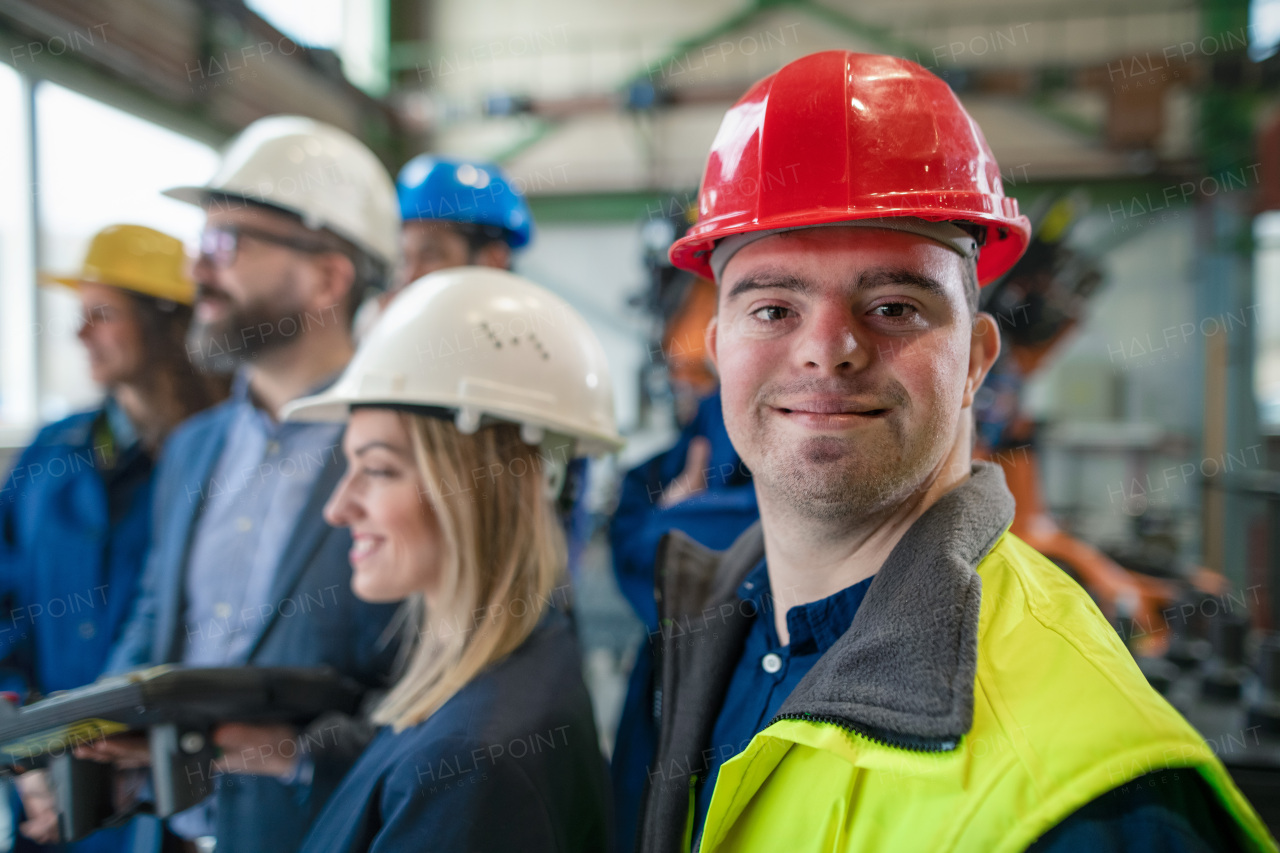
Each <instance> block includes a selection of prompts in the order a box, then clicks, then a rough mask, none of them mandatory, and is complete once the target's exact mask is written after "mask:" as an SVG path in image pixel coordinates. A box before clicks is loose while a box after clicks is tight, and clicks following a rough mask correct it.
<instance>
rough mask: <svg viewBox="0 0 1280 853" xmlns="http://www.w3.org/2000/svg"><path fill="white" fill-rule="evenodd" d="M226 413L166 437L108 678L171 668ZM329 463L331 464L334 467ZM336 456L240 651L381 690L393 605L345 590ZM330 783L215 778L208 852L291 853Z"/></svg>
mask: <svg viewBox="0 0 1280 853" xmlns="http://www.w3.org/2000/svg"><path fill="white" fill-rule="evenodd" d="M233 413H234V408H233V406H232V405H229V404H223V405H220V406H216V407H214V408H212V409H210V410H208V411H206V412H203V413H201V414H199V415H196V416H195V417H193V418H191V419H190V420H188V421H186V422H185V423H184V424H182V426H180V427H179V428H178V429H177V430H175V431H174V433H173V434H172V435H171V436H170V438H169V440H168V442H167V443H166V444H165V449H164V452H163V454H162V455H161V457H160V461H159V465H158V468H157V473H156V481H155V504H154V515H153V519H152V539H151V548H150V551H149V553H148V556H147V565H146V569H145V571H144V575H143V582H142V590H141V593H140V595H139V597H138V599H137V600H136V601H135V602H134V606H133V610H132V612H131V614H130V617H129V621H128V623H127V624H126V625H125V628H124V632H123V634H122V635H121V638H120V641H119V642H118V643H117V645H116V647H115V648H114V650H113V651H112V655H111V659H110V661H109V663H108V667H107V668H108V671H109V672H124V671H127V670H130V669H137V668H138V667H145V666H155V665H158V664H163V663H177V662H179V661H180V660H181V659H182V650H183V643H184V641H185V637H186V629H185V627H184V624H183V617H184V613H185V610H186V596H185V588H186V575H187V556H188V552H189V549H190V547H191V542H192V533H193V531H194V530H195V525H196V522H197V520H198V519H199V517H200V511H201V507H202V503H203V501H202V495H203V494H204V493H205V491H206V487H207V486H208V484H209V480H210V477H212V475H213V471H214V468H215V466H216V463H217V460H218V457H219V456H220V454H221V452H222V447H223V444H224V442H225V440H226V435H227V432H228V430H229V428H230V424H231V422H232V415H233ZM335 460H336V461H335ZM344 468H345V462H344V461H343V460H342V457H341V455H340V454H337V455H335V456H333V457H332V458H330V459H329V460H327V461H326V462H325V463H324V468H323V469H322V471H321V473H320V477H319V479H318V480H317V482H316V485H315V488H314V489H313V491H312V494H311V497H310V499H309V500H308V503H307V506H306V509H305V510H304V511H303V513H302V515H301V517H300V519H299V521H298V526H297V528H296V529H295V530H294V532H293V536H292V538H291V539H290V541H289V545H288V547H287V548H286V549H285V553H284V556H283V558H282V559H281V563H280V565H279V566H278V567H277V570H276V580H275V585H274V587H273V590H272V595H271V598H270V601H271V602H272V603H273V604H274V605H275V606H273V608H272V611H271V612H270V613H268V614H266V615H265V616H264V618H262V619H261V620H254V621H252V622H251V623H250V625H249V629H250V630H254V631H256V632H257V636H256V638H255V639H254V640H253V643H252V645H251V646H250V651H249V663H250V664H251V665H254V666H325V665H327V666H331V667H333V668H334V669H336V670H338V671H339V672H341V673H344V674H346V675H349V676H351V677H353V678H355V679H357V680H359V681H361V682H362V683H364V684H367V685H369V686H371V687H372V686H384V685H385V683H386V679H387V676H388V674H389V670H390V667H391V662H392V660H393V658H394V651H395V650H394V648H393V645H394V644H393V643H389V642H387V634H388V630H387V628H388V623H389V622H390V620H391V617H392V615H393V613H394V612H395V607H394V606H393V605H385V604H367V603H365V602H362V601H360V600H358V599H357V598H356V597H355V596H354V595H353V594H352V592H351V586H350V581H351V568H350V564H349V562H348V559H347V552H348V550H349V549H350V546H351V537H350V535H349V534H348V532H347V531H346V530H345V529H338V528H332V527H329V526H328V525H327V524H325V522H324V519H323V518H322V517H321V510H322V508H323V506H324V502H325V500H327V499H328V497H329V495H330V493H332V491H333V488H334V486H335V485H336V484H337V482H338V480H339V479H340V478H341V477H342V473H343V470H344ZM332 781H333V780H332V779H330V778H329V777H328V776H327V775H324V776H318V777H317V779H316V780H315V783H314V784H312V785H306V786H298V785H294V786H286V785H283V784H281V783H279V782H277V781H276V780H275V779H272V778H267V777H258V776H240V777H232V776H222V777H219V780H218V786H217V791H216V793H215V796H216V797H217V813H218V830H217V836H218V853H288V851H292V850H295V849H297V847H298V845H299V843H300V842H301V840H302V837H303V836H304V835H306V832H307V828H308V826H309V825H310V823H311V821H312V819H314V817H315V816H316V815H317V814H318V813H319V810H320V807H321V806H323V805H324V801H325V799H327V797H328V795H329V794H330V793H331V792H332Z"/></svg>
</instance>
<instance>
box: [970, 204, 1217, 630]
mask: <svg viewBox="0 0 1280 853" xmlns="http://www.w3.org/2000/svg"><path fill="white" fill-rule="evenodd" d="M1086 209H1087V202H1086V201H1085V199H1084V198H1083V197H1082V196H1081V195H1079V194H1070V195H1065V196H1062V197H1059V198H1057V199H1054V200H1051V201H1050V202H1049V203H1048V204H1047V209H1046V211H1045V213H1044V216H1043V217H1042V218H1041V219H1040V224H1039V227H1038V228H1036V230H1035V233H1034V235H1033V236H1032V239H1031V242H1030V244H1029V246H1028V247H1027V252H1026V255H1025V256H1023V258H1022V260H1021V261H1019V262H1018V263H1017V264H1016V265H1015V266H1014V267H1013V268H1012V270H1011V271H1010V272H1009V273H1008V274H1007V275H1006V276H1005V277H1004V278H1002V279H1001V280H999V281H998V282H996V283H994V284H992V285H990V286H989V287H986V288H984V289H983V290H982V292H981V294H980V298H981V308H982V310H983V311H986V312H988V313H990V314H992V315H993V316H994V317H995V318H996V322H997V324H998V325H999V327H1000V338H1001V344H1002V346H1001V352H1000V358H999V359H998V360H997V362H996V364H995V366H994V367H993V368H992V370H991V373H990V375H989V376H988V377H987V380H986V382H985V383H984V385H983V388H982V390H981V391H980V392H979V394H978V397H977V399H976V400H975V403H974V413H975V418H976V421H977V431H978V452H977V455H978V456H980V457H982V458H986V459H990V460H991V461H994V462H997V463H999V464H1000V466H1001V467H1002V468H1003V469H1004V473H1005V479H1006V480H1007V482H1008V484H1009V488H1010V490H1011V491H1012V492H1013V495H1014V498H1015V499H1016V501H1017V512H1016V515H1015V516H1014V521H1013V526H1012V528H1011V530H1012V531H1013V533H1014V534H1015V535H1017V536H1018V537H1020V538H1021V539H1023V540H1024V541H1026V542H1027V544H1029V545H1030V546H1031V547H1032V548H1035V549H1036V550H1037V551H1039V552H1040V553H1041V554H1044V555H1045V556H1046V557H1048V558H1049V559H1051V560H1053V561H1054V562H1055V563H1057V564H1058V565H1059V566H1060V567H1061V568H1062V569H1063V570H1064V571H1065V572H1067V574H1069V575H1071V576H1072V577H1073V578H1075V579H1076V580H1077V581H1078V582H1079V583H1080V584H1081V585H1082V586H1083V587H1084V588H1085V589H1086V590H1088V591H1089V593H1090V595H1092V596H1093V598H1094V599H1095V600H1096V601H1097V602H1098V606H1099V607H1100V608H1101V609H1102V611H1103V613H1105V614H1106V615H1107V616H1108V617H1109V618H1110V619H1111V620H1112V622H1113V623H1114V624H1116V625H1117V627H1120V628H1122V633H1123V634H1124V635H1125V638H1126V640H1128V641H1130V643H1131V645H1132V646H1133V649H1134V652H1135V653H1136V654H1141V655H1154V654H1159V653H1161V652H1163V651H1164V650H1165V647H1166V645H1167V643H1168V642H1169V637H1170V635H1169V632H1168V631H1166V630H1165V627H1166V626H1165V620H1164V617H1163V616H1162V611H1164V610H1165V609H1166V608H1168V607H1169V606H1170V605H1172V604H1173V603H1174V602H1175V601H1176V600H1177V599H1178V598H1179V596H1180V595H1182V594H1184V593H1185V592H1187V591H1188V590H1190V589H1195V590H1200V591H1202V592H1205V593H1210V594H1220V593H1222V592H1223V591H1225V590H1226V588H1227V582H1226V579H1225V578H1223V577H1222V576H1221V575H1219V574H1216V573H1213V572H1210V571H1208V570H1207V569H1192V570H1190V571H1186V572H1183V571H1182V570H1181V569H1180V568H1179V567H1178V566H1177V565H1176V564H1174V563H1172V562H1171V563H1161V564H1155V563H1153V562H1152V561H1150V560H1148V559H1145V558H1144V559H1138V560H1135V561H1134V562H1133V563H1132V564H1126V565H1121V564H1120V563H1118V562H1117V561H1116V560H1114V559H1112V557H1110V556H1108V555H1107V554H1105V553H1103V552H1102V551H1101V550H1099V549H1098V548H1095V547H1094V546H1092V545H1090V544H1088V543H1086V542H1083V541H1081V540H1080V539H1077V538H1076V537H1074V536H1072V535H1071V534H1069V533H1067V532H1066V531H1064V530H1062V529H1061V528H1060V527H1059V526H1058V524H1057V522H1056V521H1054V519H1053V518H1052V517H1051V516H1050V515H1049V512H1048V509H1047V507H1046V506H1045V502H1044V498H1043V491H1042V488H1041V485H1040V475H1039V461H1038V459H1037V455H1036V452H1035V425H1034V424H1033V423H1032V421H1031V420H1030V419H1029V418H1027V417H1026V416H1025V415H1023V414H1022V411H1021V406H1020V402H1019V397H1020V395H1021V392H1022V388H1023V385H1024V384H1025V382H1026V378H1027V377H1028V376H1030V375H1031V374H1032V373H1034V372H1035V371H1036V370H1038V369H1040V368H1041V367H1043V366H1044V365H1045V364H1046V363H1047V362H1048V360H1049V357H1050V355H1051V353H1052V352H1053V351H1054V349H1055V348H1056V347H1057V346H1058V345H1059V344H1060V343H1061V342H1062V341H1063V340H1064V339H1066V338H1067V336H1068V335H1069V334H1070V332H1071V331H1072V330H1073V329H1074V328H1075V327H1076V326H1077V325H1078V324H1079V323H1080V322H1081V321H1082V320H1083V319H1084V315H1085V308H1086V305H1087V304H1088V300H1089V299H1090V297H1092V296H1093V294H1094V293H1095V292H1096V291H1097V290H1098V288H1099V286H1100V285H1101V284H1102V274H1101V271H1100V269H1099V267H1098V265H1097V262H1096V261H1095V260H1094V259H1093V258H1091V257H1089V256H1088V255H1086V254H1085V253H1083V252H1081V251H1079V250H1077V249H1075V248H1073V247H1071V246H1070V245H1069V244H1068V242H1067V237H1068V236H1069V234H1070V231H1071V228H1072V226H1073V225H1074V224H1075V223H1076V222H1077V221H1078V220H1079V219H1080V217H1081V216H1082V215H1083V213H1084V212H1085V210H1086ZM1145 555H1146V552H1143V555H1142V556H1143V557H1145Z"/></svg>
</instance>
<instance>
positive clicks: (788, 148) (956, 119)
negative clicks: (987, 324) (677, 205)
mask: <svg viewBox="0 0 1280 853" xmlns="http://www.w3.org/2000/svg"><path fill="white" fill-rule="evenodd" d="M897 216H911V217H917V218H920V219H926V220H930V221H951V222H965V223H972V224H974V225H978V226H985V227H986V232H987V233H986V241H985V244H984V245H983V246H982V250H981V253H980V254H979V257H978V281H979V282H981V283H982V284H986V283H988V282H990V281H993V280H995V279H996V278H999V277H1000V276H1001V275H1003V274H1004V273H1005V272H1007V271H1008V270H1009V268H1010V267H1012V266H1013V265H1014V263H1015V262H1017V260H1018V258H1020V257H1021V256H1022V253H1023V251H1025V250H1026V247H1027V241H1028V240H1029V239H1030V237H1031V222H1030V221H1029V220H1028V219H1027V218H1026V217H1025V216H1021V215H1020V214H1019V213H1018V202H1017V200H1016V199H1012V198H1008V197H1006V196H1005V194H1004V187H1003V185H1002V184H1001V182H1000V168H999V166H997V165H996V160H995V157H993V156H992V155H991V149H990V148H988V147H987V141H986V139H984V138H983V136H982V130H981V129H980V128H979V127H978V125H977V122H975V121H974V120H973V119H972V118H970V117H969V114H968V113H967V112H965V109H964V107H963V106H961V104H960V101H959V99H958V98H956V96H955V93H954V92H952V91H951V89H950V87H949V86H947V84H946V83H945V82H943V81H942V79H940V78H939V77H936V76H935V75H933V74H931V73H929V72H928V71H926V70H925V69H924V68H922V67H921V66H919V65H917V64H916V63H914V62H910V61H908V60H905V59H899V58H897V57H894V56H878V55H875V54H867V53H851V52H849V51H843V50H829V51H824V52H822V53H814V54H811V55H809V56H806V57H803V58H801V59H797V60H796V61H795V62H792V63H790V64H788V65H786V66H784V67H783V68H782V69H781V70H780V71H778V72H777V73H776V74H772V75H770V76H768V77H766V78H764V79H763V80H761V81H760V82H758V83H756V84H755V85H754V86H752V87H751V89H750V90H749V91H748V92H747V94H746V95H744V96H743V97H742V99H741V100H740V101H738V103H737V104H735V105H734V106H733V108H732V109H730V110H729V112H728V113H726V114H725V117H724V121H723V122H722V123H721V125H720V131H719V133H717V134H716V138H715V141H714V142H713V143H712V144H711V156H710V157H709V158H708V159H707V170H706V173H705V174H704V175H703V178H702V190H701V192H700V193H699V199H698V223H697V224H696V225H694V226H693V227H692V228H690V229H689V232H688V234H686V235H685V236H684V237H683V238H681V239H680V240H679V241H677V242H676V243H675V244H674V245H673V246H672V247H671V262H672V263H673V264H675V265H676V266H677V267H680V268H681V269H684V270H688V271H689V272H692V273H694V274H696V275H700V276H703V277H705V278H711V277H712V275H713V273H712V271H711V265H710V261H711V250H712V249H714V248H715V245H716V241H718V240H721V239H723V238H725V237H728V236H730V235H732V234H743V233H747V232H750V231H764V230H770V229H775V228H805V227H808V226H812V225H826V224H831V223H836V222H850V221H853V220H857V219H873V218H877V217H897Z"/></svg>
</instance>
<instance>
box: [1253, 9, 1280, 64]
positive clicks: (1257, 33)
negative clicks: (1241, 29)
mask: <svg viewBox="0 0 1280 853" xmlns="http://www.w3.org/2000/svg"><path fill="white" fill-rule="evenodd" d="M1249 41H1250V44H1249V54H1250V56H1252V57H1253V58H1254V60H1256V61H1261V60H1263V59H1266V58H1267V57H1268V56H1270V55H1271V54H1273V53H1275V52H1276V45H1277V44H1280V0H1253V2H1252V3H1250V4H1249Z"/></svg>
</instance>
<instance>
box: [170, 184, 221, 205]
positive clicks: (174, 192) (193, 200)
mask: <svg viewBox="0 0 1280 853" xmlns="http://www.w3.org/2000/svg"><path fill="white" fill-rule="evenodd" d="M160 195H163V196H167V197H169V198H171V199H174V200H175V201H181V202H185V203H187V204H194V205H195V206H196V207H203V206H204V201H205V199H206V198H208V196H209V190H208V189H207V188H205V187H170V188H169V189H167V190H162V191H161V193H160Z"/></svg>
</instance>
